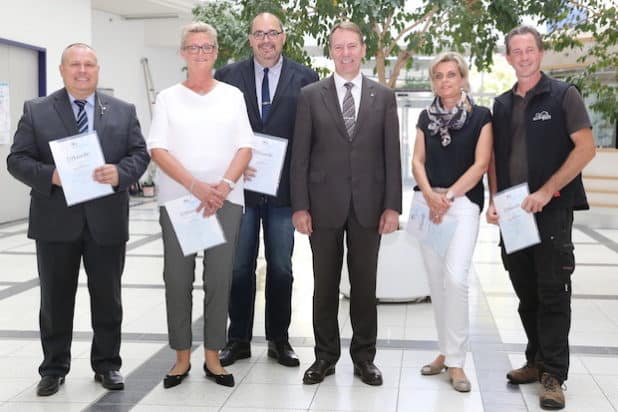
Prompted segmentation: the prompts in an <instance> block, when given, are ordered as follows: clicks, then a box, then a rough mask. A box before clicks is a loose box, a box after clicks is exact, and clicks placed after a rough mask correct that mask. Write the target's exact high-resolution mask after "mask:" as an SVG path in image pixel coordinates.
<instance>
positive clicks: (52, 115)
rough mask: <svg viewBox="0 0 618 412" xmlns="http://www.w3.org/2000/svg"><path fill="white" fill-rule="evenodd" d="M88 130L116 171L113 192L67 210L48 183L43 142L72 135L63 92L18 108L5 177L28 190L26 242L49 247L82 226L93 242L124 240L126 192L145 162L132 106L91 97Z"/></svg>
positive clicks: (50, 166)
mask: <svg viewBox="0 0 618 412" xmlns="http://www.w3.org/2000/svg"><path fill="white" fill-rule="evenodd" d="M95 100H96V104H95V113H94V128H95V130H96V131H97V134H98V136H99V140H100V142H101V148H102V150H103V156H104V157H105V162H106V163H110V164H115V165H116V166H117V168H118V175H119V184H118V187H116V188H115V189H114V193H113V194H111V195H109V196H105V197H102V198H99V199H95V200H91V201H88V202H85V203H81V204H78V205H74V206H72V207H67V204H66V200H65V197H64V192H63V190H62V188H61V187H58V186H54V185H52V183H51V180H52V174H53V172H54V169H55V165H54V160H53V157H52V154H51V150H50V148H49V142H50V141H52V140H56V139H60V138H63V137H66V136H71V135H75V134H77V132H78V131H77V124H76V121H75V115H74V114H73V110H72V109H71V103H70V101H69V97H68V94H67V91H66V89H64V88H63V89H60V90H58V91H56V92H54V93H52V94H51V95H49V96H47V97H42V98H38V99H33V100H30V101H27V102H26V103H25V104H24V113H23V116H22V118H21V120H20V121H19V124H18V126H17V131H16V133H15V139H14V142H13V145H12V146H11V153H10V154H9V156H8V158H7V166H8V170H9V172H10V173H11V174H12V175H13V176H14V177H15V178H16V179H18V180H20V181H21V182H23V183H24V184H26V185H28V186H30V187H31V188H32V190H31V191H30V216H29V226H28V237H29V238H31V239H39V240H44V241H49V242H58V241H60V242H67V241H72V240H76V239H77V238H78V237H79V236H80V235H81V234H82V231H83V228H84V225H86V224H87V225H88V228H89V230H90V233H91V234H92V237H93V239H94V240H95V241H96V242H97V243H99V244H101V245H107V244H118V243H123V242H126V241H127V240H128V239H129V221H128V219H129V195H128V191H127V189H128V188H129V186H130V185H131V184H133V183H135V182H136V181H137V180H138V179H139V178H140V176H141V175H142V174H143V173H144V171H145V170H146V167H147V166H148V162H149V161H150V157H149V156H148V152H147V150H146V143H145V142H144V138H143V136H142V132H141V129H140V125H139V121H138V120H137V115H136V112H135V106H133V105H132V104H128V103H125V102H123V101H121V100H118V99H115V98H113V97H111V96H107V95H105V94H100V93H97V94H96V96H95Z"/></svg>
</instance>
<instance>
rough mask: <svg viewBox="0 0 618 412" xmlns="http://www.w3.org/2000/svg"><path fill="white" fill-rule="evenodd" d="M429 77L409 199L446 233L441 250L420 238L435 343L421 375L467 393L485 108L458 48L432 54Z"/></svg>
mask: <svg viewBox="0 0 618 412" xmlns="http://www.w3.org/2000/svg"><path fill="white" fill-rule="evenodd" d="M429 76H430V78H431V85H432V90H433V92H434V94H435V99H434V100H433V102H432V103H431V105H430V106H429V107H428V108H427V109H426V110H423V112H422V113H421V114H420V116H419V119H418V124H417V126H416V127H417V133H416V143H415V146H414V156H413V159H412V172H413V174H414V178H415V179H416V182H417V186H416V187H415V188H414V190H415V191H416V192H415V194H414V200H413V202H415V203H416V204H417V206H418V207H421V208H425V209H426V210H428V211H429V220H430V221H431V222H432V224H434V225H438V227H437V228H436V229H439V230H444V231H446V232H447V233H448V231H449V230H450V232H452V233H453V234H452V237H451V240H450V242H449V244H448V247H447V248H446V250H445V251H444V250H441V251H438V250H437V249H434V248H432V246H431V245H429V244H423V243H421V254H422V256H423V260H424V262H425V267H426V272H427V274H428V278H429V287H430V291H431V299H432V303H433V308H434V314H435V320H436V327H437V330H438V340H439V349H440V353H439V355H438V357H436V358H435V359H434V360H433V361H432V362H431V363H429V364H428V365H425V366H423V368H422V369H421V374H423V375H437V374H439V373H441V372H443V371H445V370H446V371H447V372H448V374H449V378H450V381H451V384H452V386H453V388H454V389H455V390H457V391H459V392H469V391H470V389H471V387H470V381H469V380H468V379H467V377H466V374H465V373H464V370H463V367H464V361H465V358H466V353H467V346H468V334H469V332H468V329H469V328H468V324H469V321H468V316H469V314H468V273H469V269H470V264H471V261H472V254H473V252H474V246H475V244H476V238H477V235H478V228H479V215H480V212H481V210H482V209H483V196H484V193H483V192H484V190H483V182H482V177H483V174H485V172H486V171H487V166H488V165H489V161H490V156H491V148H492V131H491V114H490V112H489V109H487V108H485V107H481V106H476V105H475V104H474V102H473V100H472V97H470V95H469V94H468V93H469V86H468V67H467V65H466V62H465V60H464V58H463V57H462V56H461V55H460V54H458V53H454V52H446V53H443V54H441V55H439V56H438V57H436V58H435V59H434V61H433V62H432V64H431V66H430V68H429ZM419 204H420V205H419ZM440 225H442V227H440ZM449 228H450V229H449Z"/></svg>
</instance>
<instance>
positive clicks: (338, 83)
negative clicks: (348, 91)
mask: <svg viewBox="0 0 618 412" xmlns="http://www.w3.org/2000/svg"><path fill="white" fill-rule="evenodd" d="M333 78H334V79H335V87H336V88H337V90H343V89H344V88H345V86H344V85H345V84H346V83H347V82H350V83H352V84H354V87H358V89H359V90H360V89H362V87H363V75H362V74H361V73H360V72H358V74H357V75H356V77H355V78H353V79H352V80H346V79H344V78H343V77H341V76H340V75H339V74H337V72H335V73H333Z"/></svg>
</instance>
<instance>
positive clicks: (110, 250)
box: [36, 226, 126, 376]
mask: <svg viewBox="0 0 618 412" xmlns="http://www.w3.org/2000/svg"><path fill="white" fill-rule="evenodd" d="M125 248H126V245H125V243H122V244H116V245H111V246H101V245H98V244H97V243H96V242H95V241H94V240H93V239H92V236H91V235H90V232H89V231H88V229H87V226H86V228H85V229H84V233H83V234H82V236H81V237H80V238H79V239H77V240H75V241H73V242H46V241H41V240H37V241H36V251H37V263H38V268H39V280H40V285H41V308H40V312H39V326H40V329H41V343H42V346H43V362H42V363H41V365H40V366H39V374H40V375H41V376H46V375H56V376H65V375H66V374H67V373H69V370H70V367H71V341H72V336H73V315H74V309H75V292H76V291H77V280H78V275H79V267H80V262H81V260H82V258H83V261H84V269H85V271H86V275H87V277H88V291H89V293H90V314H91V319H92V329H93V332H94V336H93V339H92V347H91V351H90V364H91V366H92V369H93V370H94V371H95V372H98V373H101V372H105V371H109V370H118V369H120V366H121V364H122V362H121V359H120V334H121V331H120V327H121V323H122V303H121V295H120V277H121V275H122V271H123V269H124V260H125Z"/></svg>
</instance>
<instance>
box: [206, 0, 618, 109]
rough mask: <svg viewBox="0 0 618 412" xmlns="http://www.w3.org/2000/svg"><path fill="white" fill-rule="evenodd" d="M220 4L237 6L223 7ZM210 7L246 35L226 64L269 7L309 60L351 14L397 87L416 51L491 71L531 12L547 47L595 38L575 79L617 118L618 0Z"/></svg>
mask: <svg viewBox="0 0 618 412" xmlns="http://www.w3.org/2000/svg"><path fill="white" fill-rule="evenodd" d="M216 7H221V8H223V9H225V10H231V12H229V13H227V14H226V13H220V12H219V11H217V10H218V9H216ZM207 8H212V9H211V10H213V11H212V12H211V14H209V15H207V14H204V13H202V14H199V16H198V18H200V19H204V20H205V21H210V22H212V23H213V24H214V25H215V27H217V28H218V29H219V31H220V32H223V31H225V30H227V29H226V28H227V24H228V23H226V22H225V21H221V22H219V20H227V19H228V18H230V16H233V17H232V18H233V19H234V22H233V24H231V26H232V27H236V25H240V26H241V27H242V30H241V32H242V33H243V34H242V36H241V38H240V40H237V41H231V42H230V46H229V47H230V49H229V51H230V54H229V56H228V55H225V56H221V58H220V62H221V63H225V62H227V60H228V58H231V59H239V58H244V57H246V56H248V55H249V54H250V51H249V49H248V45H247V40H246V34H247V32H248V27H249V21H250V19H251V18H252V17H253V16H255V15H256V14H257V13H259V12H262V11H268V12H271V13H273V14H275V15H277V16H279V18H280V19H281V20H282V21H283V23H284V26H285V28H286V32H287V33H288V40H287V43H286V48H285V51H284V52H285V53H286V55H288V56H290V57H291V58H293V59H295V60H298V61H301V62H305V63H307V64H308V63H309V62H310V60H309V57H308V56H307V54H306V53H305V51H304V50H303V46H304V37H305V36H312V37H314V38H316V39H317V41H318V44H319V45H320V46H322V47H323V48H324V53H325V54H327V45H328V34H329V30H330V28H331V27H332V26H333V25H334V24H335V23H336V22H337V21H340V20H351V21H353V22H355V23H356V24H358V25H359V26H360V27H361V30H362V31H363V33H365V37H366V39H365V41H366V44H367V58H372V59H374V61H375V71H376V75H377V78H378V81H379V82H381V83H383V84H386V85H388V86H390V87H395V86H396V84H397V81H398V79H399V76H400V74H401V72H402V70H404V69H407V68H410V67H411V65H412V61H413V56H415V55H433V54H435V53H437V52H439V51H442V50H445V49H450V50H457V51H460V52H465V53H466V54H467V55H469V56H470V58H471V60H472V62H473V64H474V66H476V68H477V69H478V70H479V71H486V70H488V69H489V68H490V67H491V64H492V58H493V55H494V53H495V51H496V46H497V44H499V43H501V42H502V39H503V37H504V33H506V32H508V31H509V30H510V29H512V28H513V27H515V26H517V25H519V24H521V22H522V19H523V17H527V18H529V19H531V20H532V21H533V24H535V25H537V26H539V27H541V26H546V25H549V27H551V28H552V30H551V32H550V33H549V34H548V37H547V40H548V42H547V45H548V47H549V48H554V49H555V50H557V51H562V50H567V49H569V48H573V47H576V48H577V47H579V48H581V47H582V44H581V40H578V39H579V38H580V37H581V36H583V35H589V36H592V37H593V39H594V43H593V46H592V47H590V48H589V49H586V51H584V52H583V53H582V54H581V57H579V60H580V61H581V62H582V63H584V64H585V65H586V67H585V70H584V72H583V73H582V74H581V75H578V76H575V77H573V78H572V81H574V82H575V83H577V84H578V85H579V86H580V89H581V90H582V91H583V93H584V95H591V94H594V95H595V96H596V97H597V100H596V103H595V104H594V105H593V109H595V110H598V111H600V112H601V113H603V115H604V116H605V117H606V118H609V119H613V120H614V121H616V119H618V99H617V96H616V77H615V76H616V74H615V73H616V67H618V64H617V60H618V57H617V56H618V55H617V51H616V40H617V37H618V31H616V28H615V27H616V24H617V23H618V21H617V19H616V13H617V12H616V0H546V1H538V0H494V1H490V0H417V1H406V0H286V1H276V0H261V1H260V0H238V1H235V2H217V3H206V4H205V5H202V6H199V7H197V8H196V10H205V9H207ZM194 13H195V11H194ZM196 15H197V14H196ZM209 19H210V20H209ZM232 33H234V32H233V30H230V36H231V34H232ZM234 36H235V35H234ZM231 37H232V36H231ZM225 47H226V48H227V47H228V46H227V45H226V46H225ZM600 73H606V74H607V73H613V76H614V77H613V80H612V79H611V78H610V79H609V82H608V80H607V79H602V78H601V77H600V76H599V74H600ZM608 83H609V84H608ZM612 83H613V85H612Z"/></svg>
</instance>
